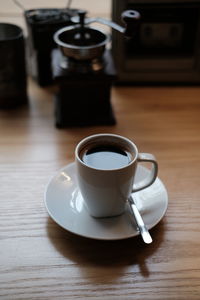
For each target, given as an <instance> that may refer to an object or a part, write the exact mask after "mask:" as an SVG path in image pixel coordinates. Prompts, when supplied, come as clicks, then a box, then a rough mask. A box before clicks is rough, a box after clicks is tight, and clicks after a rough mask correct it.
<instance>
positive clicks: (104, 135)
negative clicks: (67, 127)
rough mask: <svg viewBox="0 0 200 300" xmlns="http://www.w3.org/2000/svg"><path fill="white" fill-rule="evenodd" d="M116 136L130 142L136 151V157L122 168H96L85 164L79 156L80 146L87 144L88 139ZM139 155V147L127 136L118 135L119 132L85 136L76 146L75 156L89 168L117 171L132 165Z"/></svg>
mask: <svg viewBox="0 0 200 300" xmlns="http://www.w3.org/2000/svg"><path fill="white" fill-rule="evenodd" d="M100 136H102V137H106V136H107V137H114V138H118V139H121V140H123V141H125V142H127V143H129V144H131V146H132V147H133V149H134V151H135V156H134V158H133V159H132V160H131V162H130V163H129V164H128V165H125V166H123V167H121V168H116V169H98V168H94V167H92V166H88V165H87V164H85V163H84V162H83V161H82V159H81V158H80V157H79V153H80V148H81V146H83V145H84V144H86V143H87V142H88V141H90V140H91V139H93V138H98V137H100ZM137 157H138V149H137V146H136V145H135V144H134V143H133V142H132V141H131V140H130V139H128V138H127V137H124V136H122V135H118V134H113V133H98V134H93V135H90V136H87V137H85V138H83V139H82V140H81V141H80V142H79V143H78V144H77V146H76V148H75V158H76V159H77V160H78V162H79V163H81V165H83V166H85V167H87V168H89V169H93V170H98V171H104V172H110V171H117V170H122V169H126V168H127V167H130V166H131V165H132V164H134V163H135V161H136V160H137Z"/></svg>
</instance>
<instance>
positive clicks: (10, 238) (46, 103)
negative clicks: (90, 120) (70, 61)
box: [0, 80, 200, 300]
mask: <svg viewBox="0 0 200 300" xmlns="http://www.w3.org/2000/svg"><path fill="white" fill-rule="evenodd" d="M28 92H29V105H28V107H25V108H21V109H18V110H13V111H0V214H1V217H0V299H2V300H11V299H15V300H16V299H18V300H22V299H26V300H27V299H28V300H29V299H43V300H44V299H56V300H58V299H62V300H63V299H142V300H147V299H148V300H154V299H159V300H161V299H162V300H164V299H166V300H169V299H171V300H178V299H180V300H183V299H185V300H188V299H190V300H194V299H197V300H199V299H200V254H199V253H200V229H199V227H200V226H199V222H200V204H199V203H200V200H199V195H200V184H199V174H200V173H199V170H200V134H199V133H200V117H199V116H200V88H199V87H113V90H112V105H113V109H114V112H115V116H116V119H117V125H115V126H110V127H109V126H103V127H98V126H97V127H86V128H70V129H62V130H58V129H56V128H55V126H54V112H53V111H54V105H53V100H52V99H53V94H54V88H53V87H51V88H40V87H38V86H37V85H36V84H35V83H34V82H33V81H32V80H30V81H29V90H28ZM99 132H111V133H116V134H120V135H124V136H126V137H128V138H130V139H132V140H134V141H135V142H136V143H137V145H138V147H139V150H140V151H141V152H151V153H154V154H155V155H156V157H157V159H158V162H159V177H160V179H161V180H162V181H163V182H164V184H165V186H166V187H167V190H168V194H169V206H168V210H167V213H166V215H165V217H164V218H163V219H162V221H161V222H160V223H159V224H158V225H157V226H156V227H155V228H154V229H152V230H151V234H152V237H153V240H154V242H153V243H152V244H150V245H145V244H144V243H143V242H142V240H141V238H140V236H138V237H135V238H131V239H127V240H121V241H107V242H106V241H97V240H91V239H87V238H83V237H78V236H76V235H74V234H72V233H69V232H67V231H65V230H64V229H62V228H61V227H59V226H58V225H57V224H56V223H55V222H54V221H53V220H51V218H50V217H49V216H48V214H47V211H46V209H45V206H44V202H43V195H44V189H45V186H46V184H47V182H48V180H49V178H50V177H51V176H53V175H54V174H55V173H56V171H57V170H58V169H59V168H61V167H62V166H64V165H66V164H68V163H70V162H72V161H73V160H74V148H75V145H76V144H77V143H78V141H80V140H81V139H82V138H83V137H85V136H87V135H90V134H94V133H99Z"/></svg>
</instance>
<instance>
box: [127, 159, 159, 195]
mask: <svg viewBox="0 0 200 300" xmlns="http://www.w3.org/2000/svg"><path fill="white" fill-rule="evenodd" d="M137 161H138V163H140V162H149V163H151V164H152V168H151V170H150V172H149V175H147V177H145V178H144V179H143V180H142V181H140V182H138V183H135V184H133V190H132V193H134V192H138V191H141V190H143V189H145V188H147V187H148V186H150V185H151V184H152V183H154V181H155V180H156V178H157V175H158V163H157V161H156V158H155V156H154V155H152V154H150V153H139V154H138V159H137Z"/></svg>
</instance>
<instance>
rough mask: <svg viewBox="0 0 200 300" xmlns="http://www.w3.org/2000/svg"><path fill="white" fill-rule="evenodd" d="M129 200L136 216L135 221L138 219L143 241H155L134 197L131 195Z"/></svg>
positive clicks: (137, 222) (148, 242)
mask: <svg viewBox="0 0 200 300" xmlns="http://www.w3.org/2000/svg"><path fill="white" fill-rule="evenodd" d="M128 202H129V205H130V208H131V212H132V213H133V216H134V217H135V221H136V224H137V227H138V229H139V231H140V234H141V236H142V238H143V241H144V242H145V243H146V244H150V243H152V241H153V240H152V237H151V235H150V233H149V231H148V229H147V227H146V225H145V224H144V221H143V220H142V217H141V215H140V213H139V211H138V208H137V206H136V205H135V202H134V199H133V197H132V196H130V197H129V199H128Z"/></svg>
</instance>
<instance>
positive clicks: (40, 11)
mask: <svg viewBox="0 0 200 300" xmlns="http://www.w3.org/2000/svg"><path fill="white" fill-rule="evenodd" d="M74 14H76V10H73V9H69V8H63V9H58V8H37V9H30V10H25V11H24V17H25V20H26V25H27V31H28V39H27V57H28V73H29V74H30V75H31V76H32V77H33V78H34V79H35V80H36V81H37V83H38V84H39V85H40V86H46V85H49V84H52V83H53V81H52V70H51V52H52V49H54V48H56V44H55V42H54V40H53V34H54V33H55V32H56V31H57V30H58V29H59V28H61V27H64V26H69V25H70V24H72V22H71V17H72V16H73V15H74Z"/></svg>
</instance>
